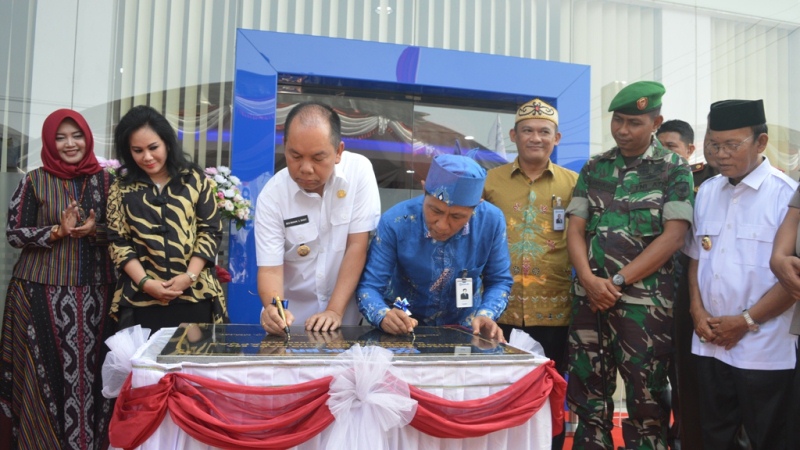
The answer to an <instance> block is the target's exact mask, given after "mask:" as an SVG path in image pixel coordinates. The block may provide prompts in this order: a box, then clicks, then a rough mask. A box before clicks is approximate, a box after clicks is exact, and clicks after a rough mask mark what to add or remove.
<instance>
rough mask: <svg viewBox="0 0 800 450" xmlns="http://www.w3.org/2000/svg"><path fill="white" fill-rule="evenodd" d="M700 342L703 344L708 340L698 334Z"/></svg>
mask: <svg viewBox="0 0 800 450" xmlns="http://www.w3.org/2000/svg"><path fill="white" fill-rule="evenodd" d="M700 342H702V343H703V344H705V343H706V342H708V341H707V340H706V338H704V337H703V336H700Z"/></svg>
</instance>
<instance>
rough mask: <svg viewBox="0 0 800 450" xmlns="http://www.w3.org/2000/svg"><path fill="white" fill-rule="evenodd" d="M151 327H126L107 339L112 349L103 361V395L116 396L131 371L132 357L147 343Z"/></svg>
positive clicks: (107, 396)
mask: <svg viewBox="0 0 800 450" xmlns="http://www.w3.org/2000/svg"><path fill="white" fill-rule="evenodd" d="M148 337H150V329H149V328H142V327H141V326H140V325H136V326H132V327H130V328H124V329H122V330H119V331H117V333H116V334H115V335H113V336H111V337H110V338H108V339H106V345H108V348H110V349H111V351H110V352H108V354H106V359H105V361H103V370H102V373H103V397H105V398H116V397H117V396H119V391H120V389H122V385H123V384H124V383H125V379H126V378H128V374H130V373H131V370H132V369H131V358H132V357H133V354H134V353H136V350H138V349H139V347H141V346H143V345H144V344H145V343H147V338H148Z"/></svg>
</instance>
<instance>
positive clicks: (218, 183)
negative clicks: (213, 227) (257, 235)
mask: <svg viewBox="0 0 800 450" xmlns="http://www.w3.org/2000/svg"><path fill="white" fill-rule="evenodd" d="M205 174H206V176H207V177H208V178H209V179H211V180H212V181H213V185H214V196H215V197H216V198H217V208H218V209H219V211H220V214H222V218H223V219H228V220H232V221H233V222H234V223H235V224H236V229H237V230H241V229H242V227H243V226H244V225H245V223H246V222H247V221H248V220H250V200H245V198H244V197H242V193H241V191H240V190H239V184H241V181H240V180H239V178H237V177H236V176H235V175H233V174H232V173H231V169H229V168H228V167H225V166H219V167H208V168H206V169H205Z"/></svg>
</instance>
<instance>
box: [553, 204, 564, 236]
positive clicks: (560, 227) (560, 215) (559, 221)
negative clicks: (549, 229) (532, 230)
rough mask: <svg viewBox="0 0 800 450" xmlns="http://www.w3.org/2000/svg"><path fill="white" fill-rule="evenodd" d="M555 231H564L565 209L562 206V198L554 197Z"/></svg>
mask: <svg viewBox="0 0 800 450" xmlns="http://www.w3.org/2000/svg"><path fill="white" fill-rule="evenodd" d="M551 206H552V207H553V231H564V207H563V206H561V197H556V196H555V195H553V202H552V205H551Z"/></svg>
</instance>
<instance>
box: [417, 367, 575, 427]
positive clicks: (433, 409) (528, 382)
mask: <svg viewBox="0 0 800 450" xmlns="http://www.w3.org/2000/svg"><path fill="white" fill-rule="evenodd" d="M409 389H410V391H411V398H413V399H414V400H416V401H417V402H418V405H417V414H416V415H415V416H414V419H413V420H412V421H411V423H410V424H409V425H411V426H412V427H414V428H416V429H418V430H419V431H422V432H423V433H425V434H429V435H431V436H436V437H440V438H459V439H463V438H468V437H477V436H483V435H485V434H489V433H493V432H495V431H498V430H503V429H506V428H511V427H515V426H518V425H522V424H523V423H525V422H527V421H528V420H530V418H531V417H533V415H534V414H536V413H537V412H538V411H539V410H540V409H541V408H542V405H544V402H545V400H547V399H548V398H549V399H550V411H551V412H552V417H553V435H554V436H555V435H556V434H559V433H561V431H562V429H563V427H564V397H565V396H566V393H567V382H566V381H564V379H563V378H562V377H561V376H560V375H559V374H558V371H557V370H556V369H555V363H553V362H552V361H548V362H547V363H545V364H544V365H542V366H540V367H538V368H537V369H536V370H533V371H531V372H530V373H529V374H527V375H525V376H524V377H522V378H520V379H519V381H517V382H516V383H514V384H512V385H511V386H509V387H507V388H505V389H503V390H502V391H500V392H497V393H495V394H493V395H490V396H488V397H485V398H480V399H475V400H467V401H462V402H452V401H449V400H445V399H443V398H441V397H437V396H435V395H432V394H430V393H428V392H425V391H423V390H421V389H419V388H416V387H414V386H409Z"/></svg>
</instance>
